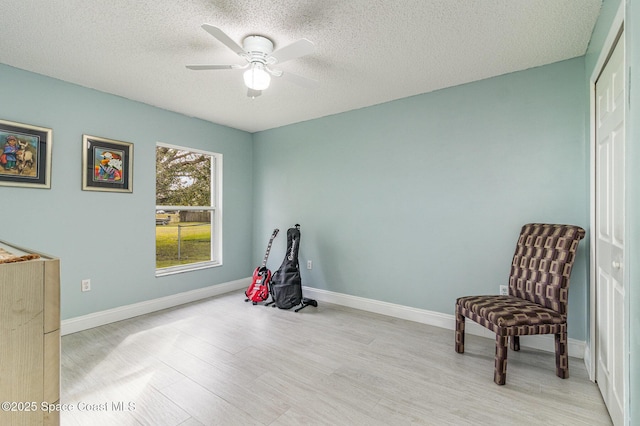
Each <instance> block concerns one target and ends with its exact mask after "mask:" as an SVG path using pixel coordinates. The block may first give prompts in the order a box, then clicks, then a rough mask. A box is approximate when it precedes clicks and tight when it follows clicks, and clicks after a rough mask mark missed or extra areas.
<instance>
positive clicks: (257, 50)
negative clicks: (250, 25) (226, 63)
mask: <svg viewBox="0 0 640 426" xmlns="http://www.w3.org/2000/svg"><path fill="white" fill-rule="evenodd" d="M242 47H243V48H244V50H245V51H246V52H247V54H248V55H249V62H262V63H263V64H266V63H267V58H268V57H269V55H271V53H272V52H273V42H271V40H269V39H268V38H266V37H262V36H257V35H252V36H248V37H246V38H245V39H244V40H243V41H242Z"/></svg>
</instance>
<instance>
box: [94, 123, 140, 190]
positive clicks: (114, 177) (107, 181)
mask: <svg viewBox="0 0 640 426" xmlns="http://www.w3.org/2000/svg"><path fill="white" fill-rule="evenodd" d="M82 189H83V190H84V191H105V192H133V144H132V143H130V142H123V141H118V140H114V139H107V138H102V137H98V136H90V135H82Z"/></svg>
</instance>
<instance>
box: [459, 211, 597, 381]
mask: <svg viewBox="0 0 640 426" xmlns="http://www.w3.org/2000/svg"><path fill="white" fill-rule="evenodd" d="M584 235H585V231H584V229H582V228H580V227H578V226H572V225H549V224H540V223H530V224H527V225H524V226H523V227H522V231H521V233H520V238H519V239H518V244H517V246H516V252H515V254H514V255H513V261H512V262H511V274H510V277H509V294H508V295H506V296H496V295H492V296H467V297H460V298H458V299H457V300H456V308H455V309H456V332H455V350H456V352H458V353H460V354H461V353H464V325H465V318H469V319H471V320H473V321H475V322H477V323H478V324H480V325H482V326H484V327H486V328H488V329H489V330H491V331H493V332H495V333H496V355H495V371H494V377H493V381H494V382H496V384H498V385H504V384H505V382H506V378H507V340H508V339H509V338H511V345H510V346H511V349H512V350H515V351H518V350H520V337H519V336H522V335H531V334H554V335H555V352H556V375H557V376H558V377H560V378H563V379H565V378H567V377H569V358H568V353H567V300H568V297H569V278H570V276H571V269H572V267H573V262H574V260H575V257H576V251H577V249H578V243H579V242H580V240H581V239H583V238H584Z"/></svg>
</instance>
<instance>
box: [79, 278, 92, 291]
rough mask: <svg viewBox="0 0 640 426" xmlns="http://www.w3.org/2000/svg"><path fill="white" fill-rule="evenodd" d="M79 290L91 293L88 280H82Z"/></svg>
mask: <svg viewBox="0 0 640 426" xmlns="http://www.w3.org/2000/svg"><path fill="white" fill-rule="evenodd" d="M80 290H82V291H91V280H89V279H86V280H82V284H81V285H80Z"/></svg>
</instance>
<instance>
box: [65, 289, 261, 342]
mask: <svg viewBox="0 0 640 426" xmlns="http://www.w3.org/2000/svg"><path fill="white" fill-rule="evenodd" d="M249 284H251V277H248V278H242V279H239V280H235V281H229V282H226V283H222V284H217V285H212V286H210V287H205V288H199V289H197V290H191V291H186V292H184V293H178V294H172V295H171V296H166V297H160V298H158V299H152V300H146V301H144V302H140V303H134V304H131V305H126V306H120V307H117V308H113V309H107V310H106V311H100V312H94V313H92V314H88V315H83V316H80V317H75V318H70V319H66V320H63V321H62V324H61V330H60V331H61V334H62V335H63V336H64V335H66V334H71V333H77V332H78V331H82V330H87V329H89V328H94V327H98V326H101V325H105V324H109V323H112V322H116V321H122V320H125V319H129V318H133V317H137V316H139V315H144V314H148V313H151V312H155V311H160V310H162V309H167V308H172V307H174V306H179V305H184V304H185V303H190V302H195V301H197V300H201V299H206V298H207V297H213V296H218V295H220V294H224V293H228V292H230V291H235V290H240V289H243V288H247V287H249Z"/></svg>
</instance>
